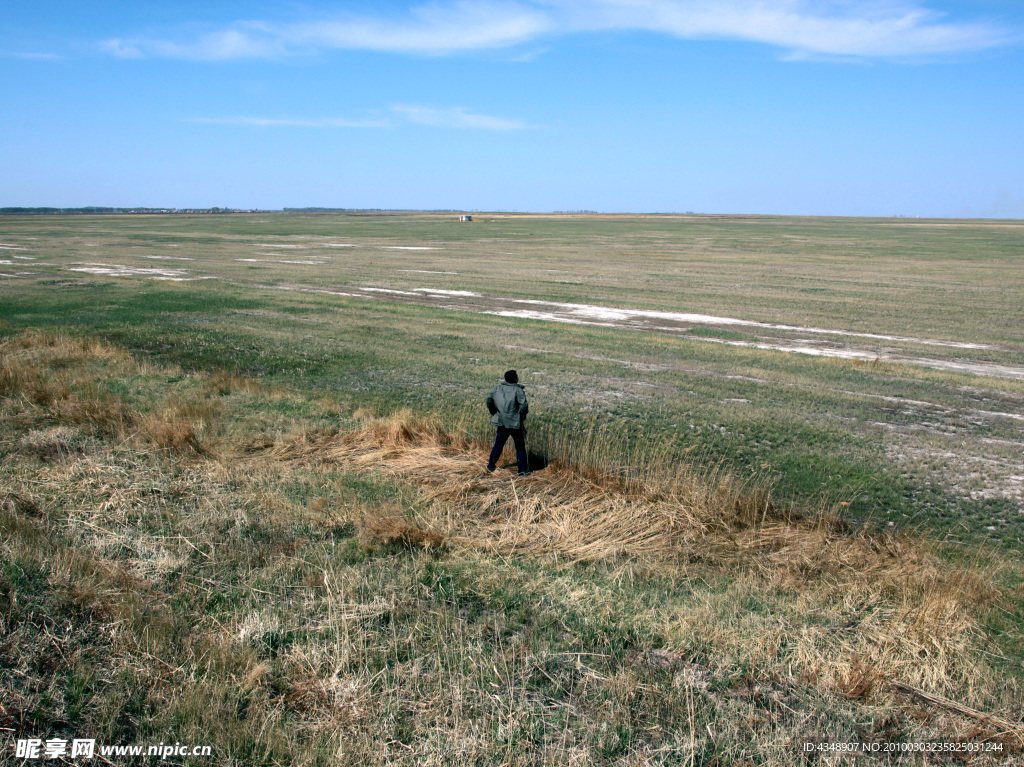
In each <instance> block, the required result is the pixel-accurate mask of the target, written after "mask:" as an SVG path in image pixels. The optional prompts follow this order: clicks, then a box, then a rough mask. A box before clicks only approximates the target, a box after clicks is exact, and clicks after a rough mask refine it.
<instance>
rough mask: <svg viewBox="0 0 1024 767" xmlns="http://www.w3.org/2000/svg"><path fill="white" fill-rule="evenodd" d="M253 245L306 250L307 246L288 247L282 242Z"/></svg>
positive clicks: (256, 243) (255, 243)
mask: <svg viewBox="0 0 1024 767" xmlns="http://www.w3.org/2000/svg"><path fill="white" fill-rule="evenodd" d="M253 245H258V246H259V247H261V248H305V247H307V246H305V245H287V244H284V243H280V242H254V243H253Z"/></svg>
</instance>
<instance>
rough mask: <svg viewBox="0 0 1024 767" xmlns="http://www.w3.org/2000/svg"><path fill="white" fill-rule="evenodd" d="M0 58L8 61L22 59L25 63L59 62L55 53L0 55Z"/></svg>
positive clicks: (58, 57)
mask: <svg viewBox="0 0 1024 767" xmlns="http://www.w3.org/2000/svg"><path fill="white" fill-rule="evenodd" d="M0 56H3V57H6V58H10V59H24V60H26V61H60V59H61V56H60V54H57V53H35V52H31V53H24V52H16V53H0Z"/></svg>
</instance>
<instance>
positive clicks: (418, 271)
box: [398, 269, 458, 274]
mask: <svg viewBox="0 0 1024 767" xmlns="http://www.w3.org/2000/svg"><path fill="white" fill-rule="evenodd" d="M398 271H400V272H415V273H417V274H458V272H435V271H433V270H431V269H399V270H398Z"/></svg>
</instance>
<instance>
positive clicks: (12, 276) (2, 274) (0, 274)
mask: <svg viewBox="0 0 1024 767" xmlns="http://www.w3.org/2000/svg"><path fill="white" fill-rule="evenodd" d="M33 274H35V272H13V273H11V272H0V277H5V278H7V279H15V278H18V277H31V276H32V275H33Z"/></svg>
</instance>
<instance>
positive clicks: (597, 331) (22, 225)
mask: <svg viewBox="0 0 1024 767" xmlns="http://www.w3.org/2000/svg"><path fill="white" fill-rule="evenodd" d="M491 218H492V217H489V216H485V217H483V221H481V222H480V224H479V226H478V225H477V224H476V223H474V224H472V225H469V226H467V225H459V224H458V223H456V222H451V221H449V220H446V219H444V218H441V217H435V216H414V215H408V216H365V217H364V216H303V215H288V216H262V217H245V216H225V217H218V218H214V217H197V218H187V217H144V218H142V217H116V218H112V217H96V218H86V217H69V218H53V219H51V218H39V217H32V218H30V217H25V218H0V244H2V245H4V246H5V248H6V249H5V250H4V251H2V253H3V255H0V259H2V260H6V261H10V262H11V263H10V264H4V265H2V266H0V269H3V270H4V271H5V272H6V276H5V277H0V279H3V280H4V281H3V283H0V290H2V291H3V293H2V296H3V299H2V301H0V313H2V320H3V322H4V323H5V325H4V326H3V330H2V333H3V339H4V340H3V341H0V363H2V365H0V407H2V409H3V410H2V418H0V424H2V426H0V455H2V463H0V515H2V516H0V525H2V527H0V529H2V542H0V553H2V563H3V570H2V572H0V617H2V620H3V623H2V626H0V629H2V633H0V694H2V696H3V697H2V698H0V727H4V728H6V731H7V732H11V733H21V734H22V735H21V736H22V737H25V736H30V735H33V734H34V735H36V736H40V737H63V736H67V737H72V736H74V737H82V736H85V737H97V738H99V739H100V740H101V741H103V742H108V743H149V742H159V741H161V740H164V741H166V740H168V739H169V738H170V739H173V740H175V741H179V742H181V743H195V744H199V743H209V744H212V745H213V746H214V748H215V752H216V754H217V761H218V762H219V763H230V764H531V765H532V764H666V765H667V764H708V765H710V764H718V765H727V764H737V765H738V764H766V765H768V764H771V765H775V764H778V765H783V764H798V763H812V764H813V763H822V764H824V763H836V762H837V760H836V759H835V758H834V757H835V755H834V754H832V755H828V754H825V755H818V754H815V755H805V754H804V753H803V752H802V751H801V749H802V745H803V743H805V742H808V741H832V742H838V741H851V740H855V741H865V742H877V743H882V742H888V741H920V740H944V741H951V742H952V741H957V742H972V743H981V742H985V743H989V744H993V747H995V746H996V745H998V747H999V748H1001V749H1002V750H1000V751H989V752H974V753H966V754H965V753H960V754H952V753H946V754H938V755H933V756H932V757H930V762H929V763H947V762H948V763H960V762H964V761H968V762H972V763H976V764H997V763H1005V762H1007V761H1008V760H1012V759H1019V758H1020V748H1021V746H1022V744H1024V740H1022V737H1024V736H1021V735H1020V732H1021V725H1020V710H1021V706H1020V703H1021V699H1022V696H1021V685H1022V674H1021V668H1022V662H1024V633H1022V618H1024V607H1022V605H1024V591H1022V588H1024V587H1022V583H1024V573H1022V570H1021V567H1020V560H1019V553H1018V551H1017V547H1018V546H1019V542H1020V536H1021V522H1022V517H1021V495H1020V490H1021V487H1020V477H1021V475H1022V474H1024V471H1022V469H1021V465H1022V452H1021V451H1022V449H1024V446H1022V440H1021V434H1020V425H1021V420H1020V418H1021V417H1022V416H1024V408H1022V403H1024V383H1022V382H1021V381H1019V380H1017V379H1015V378H1014V377H1013V376H1012V375H1009V376H1007V375H997V374H992V375H977V374H969V373H964V372H956V371H950V370H943V369H941V366H939V367H935V366H927V365H918V364H913V363H903V362H895V361H894V358H895V357H896V356H906V357H922V356H925V355H927V357H928V358H929V359H931V360H934V361H937V362H940V363H941V362H952V363H957V364H977V365H982V366H985V365H988V366H998V368H999V369H1001V370H1009V371H1011V372H1012V370H1014V369H1015V366H1018V365H1020V364H1021V362H1022V361H1024V355H1022V352H1024V342H1022V339H1021V334H1020V328H1021V327H1022V326H1024V323H1022V322H1021V320H1022V319H1024V318H1022V317H1021V314H1022V312H1024V308H1022V306H1021V305H1020V302H1019V300H1016V299H1015V296H1016V297H1019V295H1021V293H1022V291H1021V290H1020V288H1021V287H1024V286H1022V285H1021V281H1022V280H1024V277H1022V270H1021V269H1020V266H1021V261H1022V250H1021V248H1022V237H1021V235H1022V232H1024V230H1022V228H1021V227H1016V226H1014V225H1012V224H1008V223H1005V222H1003V223H998V222H980V223H966V222H916V221H913V222H902V221H891V220H888V221H854V222H851V221H840V220H837V221H829V220H797V219H715V218H697V217H693V218H691V217H679V218H667V217H651V218H621V219H618V218H611V217H609V218H597V219H593V218H582V219H577V218H554V217H552V218H548V217H497V216H495V217H493V219H494V220H493V221H492V220H490V219H491ZM343 245H344V246H348V247H339V246H343ZM426 247H429V248H435V250H405V249H389V248H426ZM183 259H191V260H183ZM237 259H261V260H258V261H253V260H237ZM283 262H300V263H283ZM301 262H313V263H301ZM100 264H102V265H103V266H102V267H100V266H97V265H100ZM81 268H91V269H100V268H102V269H104V270H106V271H107V272H108V273H106V274H96V273H92V272H83V271H74V270H76V269H81ZM141 269H160V270H165V271H166V270H167V269H172V270H178V269H180V270H181V271H171V272H167V273H164V274H158V273H155V272H142V271H137V270H141ZM556 270H557V271H556ZM452 272H455V274H452ZM155 278H169V279H155ZM196 278H210V279H196ZM174 280H182V281H174ZM366 288H378V289H383V290H394V291H403V293H381V294H379V295H380V297H379V298H374V299H372V300H371V299H369V298H367V297H366V293H365V289H366ZM422 288H427V289H429V290H432V291H434V292H433V293H432V294H423V295H421V296H413V297H410V296H408V295H406V294H409V293H416V292H417V289H422ZM439 291H464V292H470V293H474V294H476V295H477V296H478V297H480V296H482V297H492V298H494V299H495V301H496V303H495V304H494V306H497V305H498V303H497V299H499V298H508V299H520V300H530V301H549V302H561V303H573V304H587V305H593V306H601V307H605V308H617V307H618V308H621V307H628V308H633V309H644V310H650V311H661V312H688V313H703V314H709V315H715V316H718V317H726V318H741V319H744V320H749V321H756V322H761V323H764V324H770V325H773V326H779V325H783V326H786V327H785V328H779V327H771V328H765V327H759V326H749V325H748V326H724V325H721V324H715V323H702V322H695V323H692V326H690V327H686V328H682V329H680V328H678V327H677V328H673V329H672V330H671V332H668V331H666V332H658V331H652V330H651V329H649V328H630V327H623V326H621V324H620V325H616V326H609V327H605V326H598V325H580V324H565V323H557V322H547V321H542V320H535V319H526V318H522V317H508V316H498V315H494V314H486V313H483V312H484V311H487V310H488V305H486V302H483V303H485V305H483V306H477V307H475V308H474V307H466V306H465V305H459V304H458V303H457V300H459V297H458V296H455V295H452V294H445V293H441V292H439ZM353 292H354V295H352V294H353ZM419 292H420V293H423V291H419ZM342 293H349V294H350V295H339V294H342ZM424 295H425V296H426V297H423V296H424ZM446 295H448V296H449V298H445V297H444V296H446ZM449 299H451V300H449ZM474 300H477V299H476V298H474ZM951 307H955V309H951ZM808 326H813V327H816V328H824V329H828V330H830V331H836V332H834V333H831V334H829V335H827V337H826V339H825V340H826V341H827V342H828V343H829V344H831V345H832V346H833V347H834V348H840V347H843V346H850V345H852V344H856V345H857V348H858V349H870V350H874V351H877V353H878V359H877V360H874V359H871V360H849V359H831V358H823V357H816V356H810V355H807V354H799V353H786V352H780V351H774V350H771V349H763V348H756V347H752V346H734V345H728V344H725V343H721V342H722V341H737V342H744V343H745V342H748V341H749V342H759V343H761V342H764V343H765V344H768V343H770V344H774V345H790V346H791V345H793V344H796V343H798V342H799V341H801V340H805V337H806V335H807V334H806V333H802V332H801V331H800V330H799V328H803V327H808ZM39 328H42V330H39ZM26 329H28V330H26ZM843 333H870V334H872V335H873V336H880V335H886V336H893V337H895V338H893V339H884V340H883V339H877V338H876V339H873V340H872V339H869V338H866V337H863V336H858V337H849V336H845V335H843ZM814 340H815V341H816V342H817V341H820V340H821V339H820V338H817V337H816V338H815V339H814ZM921 341H942V342H948V343H950V344H972V345H979V348H974V347H971V348H968V347H966V346H952V345H950V346H936V345H934V344H922V343H920V342H921ZM508 366H515V367H517V368H518V369H519V370H520V373H521V375H522V377H523V379H524V381H525V382H526V383H527V388H528V390H529V393H530V396H531V400H532V402H533V406H534V411H535V419H531V421H532V424H531V433H530V440H531V450H532V451H533V453H534V460H535V462H536V464H537V465H538V466H539V465H543V464H545V463H546V464H547V466H546V467H545V468H543V470H541V471H539V472H537V473H536V474H535V475H534V476H532V477H530V478H527V479H526V480H513V479H510V477H508V476H506V475H505V474H503V473H501V472H499V474H498V475H495V476H491V477H487V476H485V475H482V473H481V471H480V470H481V468H482V465H483V454H484V450H485V446H484V442H482V440H485V439H486V436H487V424H486V417H484V418H481V411H482V407H481V405H480V400H481V397H482V393H483V392H484V391H486V390H487V389H488V388H489V386H490V385H492V383H493V381H494V379H495V378H496V376H497V374H500V372H501V371H502V370H504V369H505V368H506V367H508ZM992 369H993V370H995V367H993V368H992ZM840 512H841V513H840ZM76 733H77V734H76ZM2 745H3V748H4V749H5V750H4V755H3V756H2V757H0V758H4V759H6V758H7V757H9V756H10V753H11V750H10V744H9V743H8V742H7V741H4V743H3V744H2ZM830 759H831V761H829V760H830ZM915 760H917V761H920V760H919V758H918V757H913V756H910V757H905V758H903V759H902V761H906V762H907V763H912V762H913V763H917V762H915ZM860 761H862V762H864V763H877V761H878V759H877V758H876V757H863V758H862V759H860ZM194 763H196V764H200V763H204V764H208V763H210V762H209V760H206V761H203V760H196V761H195V762H194Z"/></svg>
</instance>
